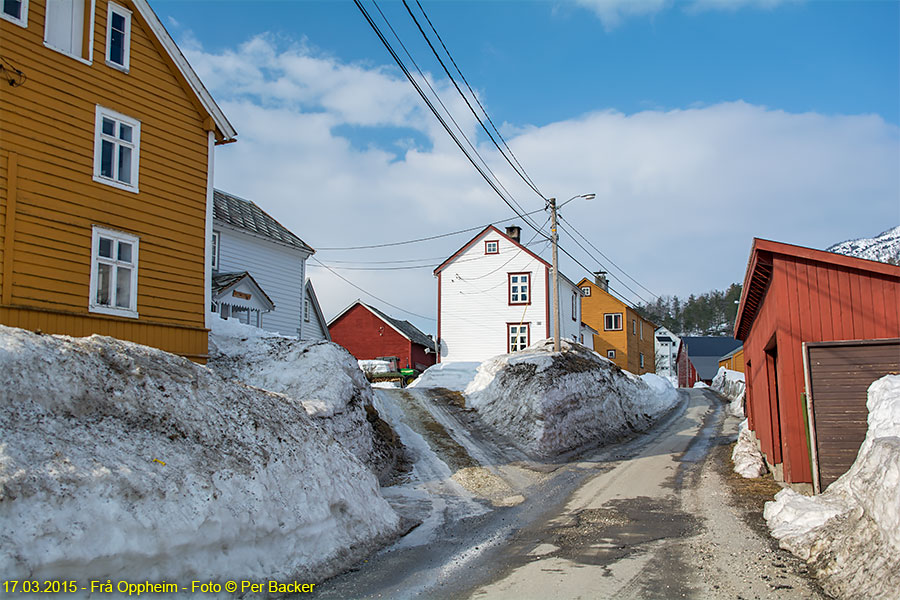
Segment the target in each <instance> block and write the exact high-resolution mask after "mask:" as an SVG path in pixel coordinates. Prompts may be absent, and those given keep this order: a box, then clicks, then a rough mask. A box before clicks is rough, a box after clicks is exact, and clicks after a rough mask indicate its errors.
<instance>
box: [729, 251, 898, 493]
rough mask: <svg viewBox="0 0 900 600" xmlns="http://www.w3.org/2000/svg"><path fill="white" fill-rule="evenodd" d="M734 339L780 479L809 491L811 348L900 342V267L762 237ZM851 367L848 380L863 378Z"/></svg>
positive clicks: (754, 426) (756, 427) (755, 420)
mask: <svg viewBox="0 0 900 600" xmlns="http://www.w3.org/2000/svg"><path fill="white" fill-rule="evenodd" d="M734 336H735V337H736V338H738V339H740V340H743V341H744V359H745V366H746V372H745V376H746V380H747V394H748V397H747V404H746V406H747V416H748V418H749V420H750V429H751V430H753V431H754V432H755V434H756V437H757V439H758V441H759V444H760V449H761V450H762V452H763V453H764V454H765V456H766V460H767V461H768V462H769V464H770V465H771V466H772V467H773V472H774V473H775V475H776V477H778V478H781V479H783V480H784V481H786V482H788V483H792V484H799V487H807V489H809V487H810V486H811V484H812V481H813V479H812V461H811V457H810V454H811V453H814V452H815V451H816V450H815V448H813V447H812V445H810V444H809V443H808V440H807V437H808V436H807V425H806V421H805V419H807V418H809V413H807V410H806V405H805V403H806V398H807V397H808V392H809V390H807V389H806V385H805V377H804V364H803V351H804V349H803V344H804V343H811V342H830V341H838V340H872V339H884V338H897V337H900V267H897V266H894V265H889V264H885V263H880V262H874V261H870V260H864V259H861V258H853V257H849V256H843V255H840V254H833V253H831V252H824V251H821V250H813V249H811V248H803V247H800V246H792V245H790V244H782V243H779V242H772V241H768V240H761V239H754V240H753V248H752V250H751V254H750V261H749V263H748V265H747V273H746V275H745V277H744V288H743V292H742V294H741V302H740V307H739V308H738V314H737V318H736V320H735V326H734ZM845 370H846V373H845V374H844V375H843V377H842V379H843V380H844V381H845V382H850V381H852V380H854V379H856V378H858V377H859V375H858V371H857V370H855V369H852V368H849V369H845ZM869 382H871V379H870V380H869ZM813 387H815V386H813ZM845 395H846V394H845ZM863 395H864V394H863ZM850 400H851V399H850V398H849V395H847V397H846V398H845V397H843V396H842V397H841V398H840V399H839V401H840V402H843V403H848V404H849V402H850ZM862 410H863V411H865V403H864V399H863V405H862ZM849 412H850V411H844V412H841V411H839V416H838V418H839V419H845V420H846V419H850V418H851V416H850V415H849V414H846V413H849ZM854 418H855V417H854ZM864 421H865V418H864V417H863V422H864ZM820 425H821V424H814V428H813V431H815V428H816V427H819V426H820ZM830 425H832V426H833V427H834V428H838V429H839V428H840V427H841V425H842V424H841V423H839V422H837V423H833V424H830ZM854 454H855V453H854Z"/></svg>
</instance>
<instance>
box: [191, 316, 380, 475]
mask: <svg viewBox="0 0 900 600" xmlns="http://www.w3.org/2000/svg"><path fill="white" fill-rule="evenodd" d="M211 322H212V323H211V324H212V330H211V332H210V336H209V340H210V358H209V363H208V366H209V368H210V369H212V370H213V371H216V372H217V373H219V374H220V375H221V376H222V377H224V378H226V379H233V380H236V381H239V382H241V383H245V384H247V385H252V386H254V387H258V388H261V389H264V390H268V391H270V392H276V393H278V394H284V395H285V396H287V397H289V398H291V399H293V401H295V402H297V403H298V404H299V405H301V406H302V407H303V408H304V409H305V410H306V412H307V413H308V414H309V416H311V417H313V419H314V420H315V421H316V423H317V424H318V425H319V426H321V427H322V428H323V429H325V431H327V432H328V433H330V434H331V435H333V436H334V437H335V439H337V440H339V441H340V442H341V443H342V444H343V445H344V446H345V447H346V448H347V449H348V450H350V451H351V452H352V453H353V454H354V455H355V456H356V457H357V458H359V459H360V460H362V461H363V462H364V463H366V464H367V465H368V466H369V467H370V468H371V469H372V471H373V472H374V473H375V474H376V475H378V476H379V477H382V476H385V475H387V474H389V472H390V470H391V467H392V466H393V462H394V459H395V457H394V449H392V448H390V447H389V445H388V444H387V442H386V441H385V440H382V439H378V437H377V433H376V430H375V429H374V428H373V427H372V425H371V424H370V423H369V421H368V418H372V419H374V418H375V415H376V413H375V412H374V410H373V408H372V406H373V400H374V396H373V394H372V388H371V387H370V386H369V382H368V381H367V380H366V378H365V375H363V372H362V371H361V370H360V368H359V364H358V362H357V360H356V359H355V358H353V356H352V355H351V354H350V353H349V352H347V351H346V350H345V349H344V348H342V347H341V346H338V345H337V344H334V343H332V342H326V341H319V342H301V341H298V340H297V339H296V338H290V337H284V336H281V335H278V334H274V333H270V332H267V331H264V330H262V329H259V328H257V327H251V326H249V325H244V324H242V323H240V322H238V321H237V319H229V320H227V321H226V320H223V319H221V318H213V319H211ZM370 362H385V361H370ZM373 368H375V367H374V366H373ZM367 407H368V410H367Z"/></svg>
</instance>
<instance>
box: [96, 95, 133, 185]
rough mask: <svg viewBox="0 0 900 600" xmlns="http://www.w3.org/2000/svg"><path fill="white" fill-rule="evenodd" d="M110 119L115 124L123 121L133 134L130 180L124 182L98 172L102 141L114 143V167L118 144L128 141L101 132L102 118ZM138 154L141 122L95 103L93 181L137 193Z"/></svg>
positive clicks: (122, 144) (125, 143) (126, 144)
mask: <svg viewBox="0 0 900 600" xmlns="http://www.w3.org/2000/svg"><path fill="white" fill-rule="evenodd" d="M104 118H107V119H111V120H113V121H115V122H116V123H117V124H120V123H124V124H125V125H128V126H130V127H131V128H132V131H133V134H132V138H131V144H130V146H131V148H132V151H131V175H132V177H131V182H130V183H124V182H122V181H119V180H118V179H116V178H115V177H112V178H110V177H104V176H103V175H101V174H100V169H101V166H102V165H101V162H102V158H101V157H102V147H103V141H104V140H105V141H108V142H111V143H114V144H116V146H115V148H116V151H115V152H114V153H113V154H114V156H113V165H114V168H115V163H116V157H117V156H118V149H119V147H120V146H128V145H129V144H128V142H126V141H125V140H121V139H119V138H118V137H111V136H109V135H107V134H105V133H103V119H104ZM140 156H141V122H140V121H138V120H137V119H133V118H131V117H129V116H128V115H123V114H122V113H120V112H117V111H114V110H112V109H110V108H105V107H103V106H100V105H99V104H98V105H97V108H96V110H95V113H94V181H96V182H97V183H102V184H104V185H110V186H112V187H114V188H119V189H120V190H125V191H126V192H134V193H135V194H137V193H138V191H139V190H138V175H139V173H140V171H139V168H140Z"/></svg>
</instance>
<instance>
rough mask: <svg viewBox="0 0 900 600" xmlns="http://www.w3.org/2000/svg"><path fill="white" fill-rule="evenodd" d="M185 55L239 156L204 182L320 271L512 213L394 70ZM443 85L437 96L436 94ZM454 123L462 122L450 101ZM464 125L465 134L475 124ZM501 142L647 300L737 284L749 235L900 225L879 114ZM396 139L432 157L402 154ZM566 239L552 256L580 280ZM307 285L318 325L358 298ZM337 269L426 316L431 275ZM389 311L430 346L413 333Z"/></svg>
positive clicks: (270, 47) (715, 109)
mask: <svg viewBox="0 0 900 600" xmlns="http://www.w3.org/2000/svg"><path fill="white" fill-rule="evenodd" d="M187 54H188V58H189V60H190V61H191V63H192V64H193V65H194V66H195V68H196V69H197V70H198V72H199V74H200V76H201V78H202V79H203V80H204V82H205V83H206V84H207V85H208V86H209V87H210V90H211V92H212V93H213V95H214V97H216V98H217V100H218V101H219V103H220V105H221V106H222V108H223V110H224V111H225V113H226V114H227V115H228V117H229V119H230V120H231V121H232V123H234V125H235V127H236V128H237V130H238V132H239V136H238V140H239V141H238V142H237V143H235V144H230V145H227V146H224V147H221V148H220V149H219V150H218V151H217V157H216V185H217V186H218V187H220V188H222V189H225V190H227V191H230V192H233V193H236V194H238V195H240V196H243V197H246V198H250V199H252V200H254V201H256V202H257V203H259V204H260V205H261V206H262V207H263V208H264V209H265V210H266V211H268V212H269V213H271V214H272V215H273V216H275V218H277V219H278V220H279V221H281V222H282V223H283V224H284V225H285V226H287V227H288V228H290V229H291V230H292V231H294V232H295V233H297V235H299V236H300V237H301V238H303V239H304V240H305V241H307V242H308V243H310V244H311V245H312V246H313V247H315V248H318V249H320V251H319V253H318V254H317V258H319V259H321V260H322V261H323V262H326V263H327V262H332V263H333V264H335V265H336V266H340V265H342V264H343V263H336V262H333V261H345V260H357V261H385V260H409V259H422V260H421V263H428V262H431V263H438V262H441V260H442V259H443V258H444V257H446V256H449V255H450V254H452V253H453V252H454V251H455V250H456V249H458V247H459V246H461V245H462V244H463V243H464V242H465V241H467V240H468V239H469V237H470V236H471V235H472V234H466V235H460V236H455V237H452V238H442V239H439V240H435V241H432V242H428V243H425V244H414V245H407V246H399V247H396V248H389V249H383V250H368V251H355V252H338V251H327V250H324V249H323V248H326V247H333V246H350V245H365V244H374V243H380V242H390V241H399V240H406V239H412V238H419V237H425V236H430V235H436V234H440V233H444V232H448V231H454V230H458V229H462V228H465V227H471V226H474V225H478V224H483V223H487V222H489V221H491V220H495V219H498V218H506V217H508V216H510V215H511V212H510V211H509V209H507V208H506V206H505V205H504V204H503V203H502V202H501V200H500V199H499V198H497V196H496V195H494V194H493V192H492V191H491V190H490V188H489V187H488V186H487V184H485V183H484V182H483V181H482V180H481V179H480V177H479V176H478V174H477V173H476V172H475V170H474V169H473V168H472V166H471V165H470V164H468V162H467V161H466V159H465V158H464V157H463V156H462V155H461V153H460V152H459V149H458V148H456V146H455V145H454V144H453V143H452V142H451V141H450V140H449V139H448V136H447V135H446V133H445V132H444V131H443V130H442V129H441V128H440V126H439V125H437V124H436V122H435V120H434V118H433V117H432V116H431V115H430V114H428V113H426V111H425V110H423V109H422V107H421V101H420V100H419V99H418V97H417V96H416V95H415V93H414V91H413V90H412V89H411V87H410V86H409V83H408V82H407V81H405V79H401V77H400V76H397V75H395V74H394V73H392V72H391V71H388V70H386V69H384V68H382V67H375V66H373V67H367V66H363V65H357V64H345V63H341V62H339V61H337V60H335V59H333V58H329V57H317V56H315V55H314V54H313V53H311V52H310V51H308V50H306V49H304V48H302V47H289V48H286V49H279V47H278V44H277V43H275V42H274V41H272V40H270V39H267V38H256V39H254V40H252V41H251V42H248V43H247V44H244V45H242V46H241V47H240V48H238V49H237V50H235V51H229V52H224V53H221V54H211V53H206V52H204V51H203V50H202V49H201V48H199V47H197V46H194V47H192V48H190V49H189V50H188V52H187ZM440 86H441V89H442V90H443V93H444V96H445V97H446V98H451V96H450V94H449V92H448V91H447V88H446V82H441V83H440ZM452 110H453V112H454V114H455V115H463V114H464V113H463V110H464V108H463V107H462V106H461V105H460V104H459V103H455V104H453V106H452ZM494 116H495V117H496V116H498V115H494ZM341 125H353V126H356V127H357V128H359V129H361V130H362V131H368V130H369V129H377V128H379V127H387V126H391V127H401V128H404V130H403V131H402V132H401V133H399V134H397V136H396V137H394V138H392V139H388V140H382V141H379V140H377V139H376V141H375V142H373V143H372V144H365V145H361V144H359V143H356V142H353V141H351V140H350V139H348V138H346V137H342V136H341V135H338V134H337V133H335V129H336V128H337V127H339V126H341ZM465 127H466V128H467V129H469V130H472V129H473V124H472V122H471V121H467V122H466V124H465ZM504 130H505V131H506V132H507V133H508V135H507V140H508V141H509V143H510V145H511V146H512V148H513V151H514V152H515V153H516V155H517V157H518V158H519V159H520V161H521V162H522V163H523V164H524V165H525V166H526V167H527V169H528V171H529V173H530V175H531V176H532V177H533V178H534V179H535V181H536V182H537V183H538V185H539V186H540V187H541V189H542V190H544V191H545V193H547V194H548V195H555V196H557V197H559V198H569V197H570V196H574V195H576V194H581V193H587V192H595V193H596V194H597V198H596V199H595V200H593V201H590V202H587V201H581V200H579V201H575V202H572V203H571V204H569V205H568V206H567V207H566V208H565V209H563V211H562V213H563V215H564V216H565V218H567V219H568V220H569V221H570V222H572V223H574V224H576V225H577V226H578V228H579V230H580V231H581V232H583V233H585V234H586V235H588V236H589V238H590V239H591V241H592V242H593V243H594V244H595V245H597V246H598V247H600V248H601V249H602V250H603V251H604V252H605V253H606V254H607V255H609V257H610V258H612V259H613V260H614V261H616V262H617V263H618V264H619V265H620V266H621V267H623V268H624V269H626V270H627V271H628V272H629V273H631V274H632V275H633V276H634V277H636V278H637V279H638V280H640V281H641V282H642V283H643V284H644V285H646V286H647V287H649V288H650V289H651V290H654V291H656V292H657V293H660V294H671V293H677V294H679V295H686V294H688V293H691V292H702V291H706V290H707V289H710V288H714V287H716V288H722V287H725V286H727V285H728V284H729V283H731V282H734V281H740V280H741V279H742V278H743V275H744V269H745V267H746V261H747V256H748V253H749V249H750V244H751V241H752V238H753V237H754V236H758V237H767V238H771V239H776V240H780V241H785V242H790V243H796V244H800V245H808V246H813V247H820V248H821V247H825V246H828V245H830V244H831V243H834V242H838V241H842V240H844V239H847V238H851V237H861V236H868V235H873V234H876V233H878V232H880V231H882V230H884V229H887V228H888V227H890V226H891V225H895V224H897V222H898V221H900V212H898V208H897V199H898V197H900V182H898V178H897V172H896V165H897V164H898V162H900V151H898V148H900V132H898V128H897V127H896V126H894V125H890V124H887V123H885V122H884V120H883V119H881V118H880V117H878V116H871V115H859V116H843V115H822V114H816V113H807V114H792V113H787V112H784V111H780V110H773V109H769V108H766V107H762V106H755V105H750V104H747V103H744V102H740V101H737V102H729V103H722V104H717V105H713V106H698V107H695V108H689V109H683V110H670V111H660V110H647V111H643V112H639V113H635V114H623V113H620V112H616V111H612V110H598V111H597V112H593V113H590V114H586V115H582V116H580V117H577V118H573V119H570V120H566V121H561V122H557V123H551V124H549V125H546V126H543V127H534V126H531V125H529V124H527V123H522V124H507V125H505V126H504ZM410 132H413V133H415V134H416V135H417V136H419V137H421V138H423V139H426V140H428V142H429V146H430V147H428V148H422V147H420V145H418V144H415V143H413V144H405V142H406V141H407V140H408V138H409V137H410ZM375 138H377V136H374V137H373V139H375ZM382 142H383V143H382ZM398 142H399V143H398ZM480 150H481V152H482V154H483V155H484V156H486V157H491V158H490V160H491V166H492V168H493V169H494V170H495V172H497V173H500V174H502V175H501V176H502V177H503V178H504V183H505V184H506V185H507V187H508V188H509V189H510V190H511V191H512V192H513V193H514V195H515V197H516V198H518V199H519V200H520V201H521V202H522V203H523V204H524V205H525V206H526V208H527V209H528V210H535V209H540V208H542V206H543V202H542V201H541V200H540V199H539V198H537V197H536V196H535V195H534V194H533V193H529V192H528V191H527V188H525V187H524V185H523V184H521V182H520V183H518V184H516V183H515V181H514V180H513V178H512V177H511V176H510V170H509V168H508V166H506V165H505V163H504V162H503V161H502V159H501V158H500V157H499V155H498V154H497V152H496V151H494V152H491V151H490V149H489V148H487V147H486V146H485V147H481V148H480ZM398 152H399V154H398ZM535 218H536V219H538V220H539V222H543V220H544V216H543V215H542V214H538V215H535ZM563 232H564V233H563V238H562V242H563V245H564V246H566V247H568V248H569V249H570V251H571V252H573V253H574V254H576V255H577V256H579V258H580V259H581V260H582V261H583V262H584V263H585V264H586V265H587V266H588V267H590V268H595V267H596V264H595V263H594V262H592V261H591V260H590V259H588V258H586V257H584V255H583V253H582V252H581V251H580V250H579V249H578V248H577V247H576V246H575V244H573V243H572V242H571V241H567V239H568V238H567V236H566V233H565V227H563ZM523 236H526V238H527V237H530V233H529V232H528V231H527V230H524V231H523ZM369 266H401V265H369ZM562 268H563V271H564V272H565V273H566V274H568V275H569V276H570V277H572V278H576V279H577V278H580V277H582V276H584V275H586V273H584V271H583V270H582V269H580V268H579V267H577V266H575V265H574V264H573V263H572V262H571V261H568V260H564V261H563V263H562ZM310 273H311V276H312V277H313V279H314V281H315V284H316V290H317V292H318V293H319V297H320V300H322V304H323V309H324V311H325V313H326V316H331V315H334V314H335V313H337V312H338V311H339V310H341V309H342V308H343V307H345V306H346V305H347V304H349V303H350V302H351V301H352V300H353V299H355V298H356V297H360V296H363V295H362V294H361V293H360V292H358V291H357V290H355V289H353V288H351V287H350V286H348V285H347V284H346V283H344V282H342V281H340V280H339V279H337V278H336V277H334V276H333V275H331V274H329V273H328V272H326V271H324V270H323V269H321V268H311V269H310ZM341 273H342V274H343V275H345V276H346V277H347V278H348V279H350V280H352V281H354V282H355V283H356V284H358V285H359V286H361V287H363V288H365V289H366V290H369V291H371V292H373V293H374V294H376V295H377V296H380V297H381V298H384V299H385V300H388V301H390V302H392V303H394V304H397V305H400V306H403V307H405V308H408V309H409V310H411V311H414V312H416V313H420V314H423V315H432V316H434V314H435V308H436V306H435V305H436V293H435V283H434V279H433V277H432V276H431V269H422V270H415V271H409V270H404V271H342V272H341ZM612 284H613V287H614V288H615V289H617V290H619V291H621V292H625V291H626V290H625V289H624V286H622V285H621V284H620V283H618V282H616V281H615V280H613V282H612ZM629 285H630V286H631V287H633V288H634V289H636V290H639V288H637V286H635V285H634V284H633V283H629ZM639 291H640V290H639ZM645 295H646V294H645ZM363 297H364V296H363ZM386 310H387V311H388V312H389V313H391V314H394V315H395V316H397V317H399V318H409V319H410V320H411V321H413V322H414V323H416V324H417V325H419V326H420V327H422V328H423V330H425V331H426V332H429V333H433V332H434V325H433V323H429V322H428V321H427V320H424V319H418V318H414V317H409V315H404V314H403V313H400V312H399V311H396V310H394V309H391V308H386Z"/></svg>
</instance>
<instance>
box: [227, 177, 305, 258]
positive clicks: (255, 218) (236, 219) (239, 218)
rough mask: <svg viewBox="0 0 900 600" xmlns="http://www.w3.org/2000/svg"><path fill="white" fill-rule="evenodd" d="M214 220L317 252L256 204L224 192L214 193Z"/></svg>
mask: <svg viewBox="0 0 900 600" xmlns="http://www.w3.org/2000/svg"><path fill="white" fill-rule="evenodd" d="M213 218H214V219H216V220H218V221H221V222H223V223H227V224H228V225H231V226H233V227H237V228H238V229H243V230H245V231H247V232H249V233H251V234H253V235H258V236H262V237H265V238H268V239H270V240H274V241H276V242H280V243H282V244H287V245H288V246H293V247H295V248H299V249H301V250H305V251H306V252H309V253H311V254H312V253H314V252H315V250H313V249H312V248H311V247H309V246H308V245H307V244H306V242H304V241H303V240H301V239H300V238H298V237H297V236H296V235H294V234H293V233H291V231H290V230H289V229H288V228H287V227H285V226H284V225H282V224H281V223H279V222H278V221H276V220H275V219H273V218H272V217H271V216H270V215H269V214H268V213H266V212H265V211H264V210H263V209H261V208H260V207H259V206H257V205H256V204H255V203H253V202H251V201H250V200H244V199H243V198H239V197H237V196H235V195H233V194H229V193H227V192H223V191H222V190H214V191H213Z"/></svg>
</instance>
